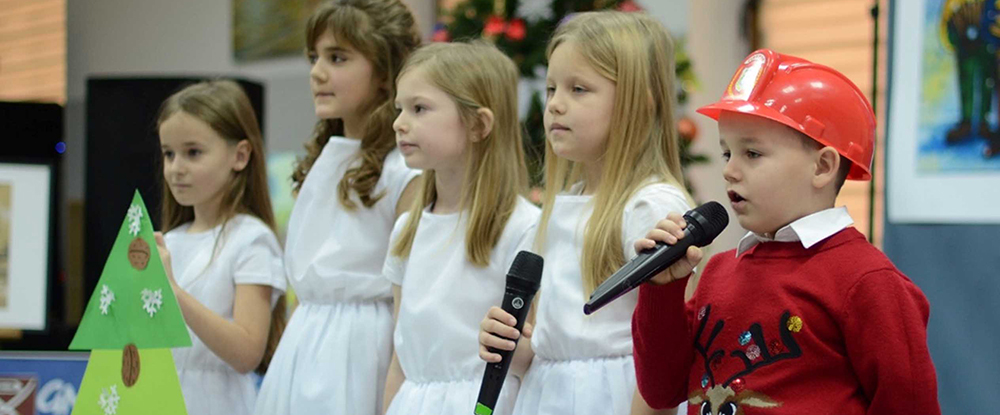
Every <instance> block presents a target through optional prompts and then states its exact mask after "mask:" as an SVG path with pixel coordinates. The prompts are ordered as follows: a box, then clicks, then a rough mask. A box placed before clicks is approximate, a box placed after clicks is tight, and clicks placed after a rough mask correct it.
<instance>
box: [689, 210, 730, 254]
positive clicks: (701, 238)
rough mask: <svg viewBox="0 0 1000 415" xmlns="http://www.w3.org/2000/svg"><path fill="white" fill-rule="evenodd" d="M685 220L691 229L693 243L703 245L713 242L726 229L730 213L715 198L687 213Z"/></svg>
mask: <svg viewBox="0 0 1000 415" xmlns="http://www.w3.org/2000/svg"><path fill="white" fill-rule="evenodd" d="M684 220H685V221H687V223H688V228H689V229H691V236H692V237H694V242H693V244H694V245H696V246H699V247H702V246H705V245H708V244H710V243H712V240H714V239H715V237H716V236H719V234H720V233H722V230H723V229H726V226H728V225H729V213H727V212H726V208H725V207H723V206H722V205H721V204H719V202H716V201H714V200H713V201H710V202H708V203H705V204H703V205H701V206H698V207H696V208H694V209H692V210H690V211H688V212H687V213H685V214H684ZM691 225H695V226H694V227H692V226H691Z"/></svg>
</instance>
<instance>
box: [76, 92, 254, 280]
mask: <svg viewBox="0 0 1000 415" xmlns="http://www.w3.org/2000/svg"><path fill="white" fill-rule="evenodd" d="M206 79H217V77H212V78H194V77H192V78H89V79H87V98H86V99H87V110H86V111H87V127H86V134H87V168H86V170H87V173H86V174H87V176H86V191H85V193H86V202H85V203H86V213H85V216H86V220H87V223H86V229H85V232H86V233H85V238H86V248H85V258H86V264H85V271H86V281H85V289H86V290H87V291H86V292H88V293H90V292H93V290H94V287H95V286H96V285H97V281H98V280H99V279H100V276H101V271H102V269H103V268H104V263H105V260H106V259H107V256H108V254H109V253H110V252H111V246H112V245H113V244H114V241H115V237H116V236H117V235H118V229H119V227H120V226H121V224H122V220H124V218H125V211H126V210H127V209H128V205H129V203H130V202H131V200H132V191H133V190H134V189H138V190H139V193H140V194H141V195H142V199H143V201H144V202H145V203H146V208H147V209H148V210H149V215H150V220H152V222H153V227H154V228H156V229H159V223H160V203H161V192H162V188H161V182H160V181H161V179H160V177H161V175H162V173H161V172H160V169H162V162H161V160H160V158H161V154H160V144H159V138H158V134H157V131H156V116H157V115H158V114H157V112H158V111H159V109H160V105H161V104H162V103H163V101H164V100H166V99H167V97H169V96H170V95H172V94H173V93H175V92H177V91H180V90H181V89H183V88H184V87H186V86H188V85H191V84H193V83H196V82H199V81H203V80H206ZM228 79H232V78H228ZM233 80H234V81H236V82H238V83H239V84H240V86H242V87H243V90H244V91H246V93H247V96H248V97H249V98H250V103H251V104H252V105H253V108H254V111H255V112H256V113H257V120H258V122H259V123H260V124H261V131H263V129H264V128H263V122H264V87H263V85H261V84H260V83H257V82H252V81H247V80H242V79H233Z"/></svg>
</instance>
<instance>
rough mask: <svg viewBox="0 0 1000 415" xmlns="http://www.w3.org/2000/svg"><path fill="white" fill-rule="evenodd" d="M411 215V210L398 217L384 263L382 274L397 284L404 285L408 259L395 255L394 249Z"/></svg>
mask: <svg viewBox="0 0 1000 415" xmlns="http://www.w3.org/2000/svg"><path fill="white" fill-rule="evenodd" d="M409 217H410V212H406V213H403V214H402V215H399V219H396V224H395V225H393V227H392V233H391V234H390V236H389V252H387V253H386V254H385V263H384V264H383V265H382V275H383V276H385V278H386V279H387V280H389V282H391V283H393V284H395V285H403V274H404V273H405V271H406V259H405V258H400V257H398V256H395V255H393V254H392V249H393V247H394V246H396V238H398V237H399V234H401V233H403V228H404V227H406V221H407V220H409Z"/></svg>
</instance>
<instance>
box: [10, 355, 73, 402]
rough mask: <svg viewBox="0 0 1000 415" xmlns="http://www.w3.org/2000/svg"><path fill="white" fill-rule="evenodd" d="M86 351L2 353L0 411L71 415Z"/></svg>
mask: <svg viewBox="0 0 1000 415" xmlns="http://www.w3.org/2000/svg"><path fill="white" fill-rule="evenodd" d="M89 357H90V353H87V352H0V414H7V413H20V414H28V415H30V414H35V415H70V412H71V411H72V410H73V403H74V402H75V401H76V392H77V391H78V390H80V382H81V381H82V380H83V372H84V371H85V370H86V369H87V359H88V358H89Z"/></svg>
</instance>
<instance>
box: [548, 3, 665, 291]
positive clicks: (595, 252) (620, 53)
mask: <svg viewBox="0 0 1000 415" xmlns="http://www.w3.org/2000/svg"><path fill="white" fill-rule="evenodd" d="M566 42H573V44H574V45H575V46H576V49H577V50H578V51H579V52H580V53H581V54H582V55H583V56H584V57H585V58H586V60H587V62H589V63H590V65H591V66H592V67H593V68H594V70H596V71H597V72H598V73H600V74H601V75H602V76H604V77H606V78H607V79H609V80H611V81H613V82H615V102H614V110H613V113H612V115H611V125H610V128H609V131H610V133H609V136H608V138H607V141H606V142H605V150H604V154H603V156H602V160H603V163H602V174H601V182H600V184H599V185H598V186H597V188H596V190H595V192H594V198H593V204H594V211H593V213H592V214H591V216H590V219H589V220H588V221H587V227H586V231H585V233H584V243H583V254H582V255H581V259H580V261H581V264H580V265H581V270H582V278H583V285H584V290H585V293H586V294H587V295H589V294H590V293H592V292H593V291H594V289H595V288H597V286H598V285H600V284H601V283H602V282H603V281H604V280H605V279H607V278H608V276H610V275H611V274H612V273H614V271H616V270H617V269H618V268H620V267H621V266H622V265H624V263H625V252H624V251H623V250H622V214H623V213H624V211H625V205H626V203H628V200H629V199H630V198H631V197H632V196H633V195H634V194H635V192H636V191H638V190H639V189H640V188H641V187H643V186H644V185H647V184H649V183H650V181H649V180H650V178H653V179H654V180H656V181H659V182H665V183H669V184H672V185H674V186H676V187H677V188H678V189H681V190H682V191H683V189H684V186H683V185H681V183H682V180H683V176H682V173H681V162H680V150H679V147H678V142H677V133H676V131H675V127H674V99H675V95H674V49H673V42H672V40H671V39H670V36H669V35H668V34H667V32H666V30H664V28H663V26H662V25H661V24H660V23H659V22H657V21H656V20H654V19H653V18H651V17H649V16H647V15H645V14H643V13H623V12H616V11H600V12H588V13H581V14H578V15H576V16H574V17H573V18H572V19H571V20H569V21H568V22H566V23H564V24H563V25H562V26H560V27H559V28H558V29H556V32H555V33H554V34H553V36H552V39H551V40H550V41H549V45H548V49H547V51H546V54H547V56H548V57H549V58H550V59H551V57H552V52H553V51H554V50H555V49H556V48H557V47H559V45H562V44H563V43H566ZM580 180H583V175H582V172H581V166H580V165H579V163H574V162H571V161H569V160H566V159H563V158H560V157H558V156H556V155H555V153H554V152H553V150H552V144H551V143H550V142H548V141H546V144H545V193H544V196H543V198H544V199H543V209H542V217H541V222H540V224H539V227H538V229H539V231H538V237H537V239H536V244H537V247H538V248H541V247H542V246H544V244H545V229H546V227H547V225H548V221H549V218H550V217H551V216H552V205H553V202H554V201H555V197H556V194H558V193H560V192H564V191H566V190H567V189H569V187H570V186H571V185H572V184H574V183H577V182H578V181H580ZM651 226H652V224H651Z"/></svg>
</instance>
